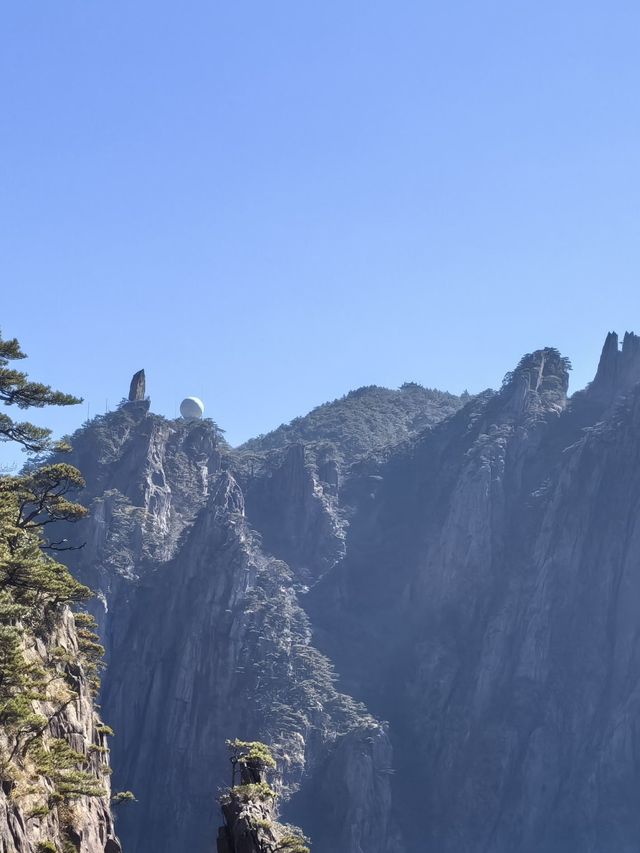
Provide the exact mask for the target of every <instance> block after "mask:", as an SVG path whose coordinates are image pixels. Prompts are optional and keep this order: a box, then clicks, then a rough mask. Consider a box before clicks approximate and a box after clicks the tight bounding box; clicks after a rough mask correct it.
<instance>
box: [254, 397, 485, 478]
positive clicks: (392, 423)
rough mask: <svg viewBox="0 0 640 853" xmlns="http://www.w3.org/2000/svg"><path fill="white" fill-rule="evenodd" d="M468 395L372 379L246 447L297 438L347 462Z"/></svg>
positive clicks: (414, 429) (405, 434) (441, 414)
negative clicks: (378, 382)
mask: <svg viewBox="0 0 640 853" xmlns="http://www.w3.org/2000/svg"><path fill="white" fill-rule="evenodd" d="M467 399H468V395H467V394H463V395H462V396H461V397H458V396H456V395H455V394H449V393H447V392H445V391H438V390H436V389H434V388H424V387H423V386H422V385H418V384H417V383H416V382H406V383H405V384H404V385H403V386H402V387H401V388H400V389H397V390H395V389H391V388H381V387H380V386H378V385H368V386H365V387H363V388H358V389H357V390H356V391H350V392H349V393H348V394H346V395H345V396H344V397H341V398H339V399H337V400H333V402H330V403H324V404H323V405H321V406H317V407H316V408H315V409H313V410H312V411H311V412H309V414H307V415H304V416H303V417H299V418H295V419H294V420H293V421H291V423H290V424H282V425H281V426H279V427H278V428H277V429H275V430H273V432H270V433H267V434H266V435H261V436H258V437H257V438H253V439H251V440H250V441H247V442H246V443H245V444H243V445H242V446H241V447H240V448H238V449H239V450H241V451H249V452H252V453H256V452H260V451H267V450H276V449H278V448H282V447H284V446H285V445H287V444H291V443H292V442H297V441H301V442H304V443H305V444H314V443H315V444H318V445H328V446H333V448H335V452H334V453H331V454H328V453H325V455H331V456H332V457H333V458H335V459H338V460H340V461H343V462H345V463H347V464H349V463H351V462H353V461H355V460H356V459H357V458H359V457H360V456H363V455H365V454H366V453H370V452H371V451H372V450H377V449H379V448H382V447H385V446H387V445H389V444H396V443H397V442H399V441H402V440H404V439H406V438H409V437H410V436H412V435H415V434H416V433H418V432H420V431H421V430H423V429H426V428H427V427H428V426H431V425H433V424H435V423H437V422H438V421H440V420H442V419H443V418H445V417H448V416H449V415H451V414H453V413H454V412H456V411H457V410H458V409H459V408H460V407H461V406H462V405H463V404H464V403H465V402H466V401H467Z"/></svg>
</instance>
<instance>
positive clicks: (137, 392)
mask: <svg viewBox="0 0 640 853" xmlns="http://www.w3.org/2000/svg"><path fill="white" fill-rule="evenodd" d="M145 385H146V381H145V376H144V370H139V371H138V372H137V373H134V374H133V378H132V379H131V385H130V386H129V402H131V403H133V402H138V401H139V400H144V397H145Z"/></svg>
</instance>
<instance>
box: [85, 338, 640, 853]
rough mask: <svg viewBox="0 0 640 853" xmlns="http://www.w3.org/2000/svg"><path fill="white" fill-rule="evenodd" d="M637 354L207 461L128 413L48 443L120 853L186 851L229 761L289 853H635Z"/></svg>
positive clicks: (360, 410)
mask: <svg viewBox="0 0 640 853" xmlns="http://www.w3.org/2000/svg"><path fill="white" fill-rule="evenodd" d="M639 351H640V350H639V345H638V338H637V337H636V336H635V335H632V334H627V335H626V336H625V338H624V341H623V346H622V349H620V347H619V344H618V340H617V337H615V336H614V335H613V334H612V335H610V336H609V337H608V338H607V342H606V343H605V347H604V349H603V354H602V358H601V363H600V366H599V368H598V372H597V375H596V378H595V379H594V381H593V383H592V384H591V385H590V386H589V387H588V388H587V389H585V390H584V391H581V392H578V393H577V394H574V395H573V396H572V397H571V398H568V397H567V387H568V373H569V368H570V365H569V363H568V361H567V359H566V358H563V357H562V356H561V355H560V353H558V352H557V351H556V350H554V349H551V348H546V349H542V350H539V351H537V352H535V353H531V354H529V355H527V356H525V357H524V358H523V359H522V360H521V362H520V363H519V364H518V365H517V366H516V368H515V369H514V370H513V371H512V372H511V373H509V374H507V376H506V377H505V381H504V383H503V386H502V388H501V389H500V390H498V391H486V392H484V393H483V394H481V395H479V396H477V397H475V398H472V399H471V398H470V399H467V400H466V402H465V401H458V402H457V403H455V402H454V403H452V404H451V406H450V407H448V406H445V407H443V409H442V417H440V418H437V417H432V415H433V408H428V411H426V412H425V413H424V418H422V417H421V416H420V415H419V413H418V412H417V409H416V411H414V413H413V414H412V416H411V419H409V420H407V418H405V416H404V415H403V416H402V417H401V418H399V416H398V414H397V409H394V412H395V413H394V414H393V415H392V416H391V420H392V421H393V424H392V426H391V427H389V430H388V431H387V427H385V428H384V429H383V428H380V425H381V424H385V417H386V415H387V414H389V409H388V406H389V403H390V400H391V401H392V402H393V406H394V407H395V404H396V403H397V402H398V398H397V397H396V396H392V397H391V398H389V397H387V396H385V395H380V394H378V393H377V392H376V393H373V394H372V393H370V391H369V390H367V389H365V392H358V394H356V395H354V396H353V397H349V396H348V397H347V398H345V399H344V400H343V401H338V402H339V403H340V405H339V406H338V407H336V404H331V405H330V406H329V407H321V409H320V410H317V411H316V412H315V413H312V414H314V417H313V418H312V419H311V420H306V421H305V419H302V421H298V422H294V424H292V425H290V426H289V427H286V428H281V429H280V430H278V431H276V433H274V434H272V435H271V436H267V437H262V438H260V439H259V440H256V442H252V443H250V444H249V445H246V446H244V447H243V448H240V449H239V450H237V451H234V450H232V449H231V448H229V447H228V446H226V445H225V443H224V442H223V441H222V439H221V438H220V435H219V434H218V432H217V430H216V428H215V426H214V425H213V424H211V423H207V422H206V421H205V422H181V421H166V420H164V419H162V418H159V417H158V416H155V415H153V414H151V413H150V412H149V411H148V403H147V401H139V400H133V401H131V402H127V403H125V404H124V405H123V406H122V407H121V408H120V409H119V410H118V411H117V412H114V413H111V414H109V415H108V416H105V417H104V418H101V419H99V420H97V421H94V422H92V423H91V424H89V425H88V426H87V427H86V428H85V429H84V430H83V431H81V432H80V433H78V434H77V435H76V436H75V437H74V439H73V444H74V447H75V453H76V457H77V462H78V464H79V467H81V468H82V469H83V470H84V471H85V472H86V473H87V475H88V479H89V497H90V503H91V505H92V510H93V512H92V516H91V518H90V519H89V520H87V521H86V522H83V524H84V537H85V538H86V540H87V543H88V544H87V547H86V548H85V549H83V551H82V552H75V553H73V554H71V555H70V558H71V563H72V564H73V566H74V569H75V571H76V572H77V573H78V575H79V576H80V577H81V578H82V579H83V580H86V581H88V582H90V583H91V584H92V585H93V586H97V587H98V589H99V590H100V593H101V602H102V603H101V607H100V612H99V613H98V614H97V615H98V616H99V618H100V622H101V628H102V632H103V635H104V637H105V642H106V645H107V648H108V653H109V656H110V662H111V665H110V669H109V671H108V674H107V677H106V680H105V685H104V691H103V705H104V708H105V713H107V714H108V716H109V718H110V720H112V721H113V724H114V728H116V730H117V732H118V734H119V735H120V736H119V737H118V738H117V739H116V740H115V741H114V764H115V766H116V778H117V780H118V782H117V784H118V787H127V788H132V789H133V790H135V792H136V794H137V795H138V798H139V800H140V803H139V804H138V805H136V806H135V807H132V809H131V810H130V811H129V812H128V814H125V815H123V818H122V822H121V827H122V835H123V837H124V840H125V842H128V843H129V844H130V846H132V847H133V849H135V850H136V851H138V853H146V851H151V850H153V851H163V850H167V851H169V850H176V849H189V850H192V851H199V850H202V851H205V850H208V849H210V845H211V839H212V838H213V837H214V836H215V825H216V808H215V795H216V788H217V786H223V785H225V784H226V783H227V780H226V778H225V777H226V770H227V763H226V756H225V754H224V746H223V744H224V740H225V738H227V737H234V736H237V737H241V738H245V739H247V740H254V739H258V740H264V741H268V742H270V743H273V744H274V747H275V749H276V752H277V754H278V756H279V757H280V758H281V767H280V769H279V770H278V772H277V774H276V776H275V778H274V780H273V784H274V788H275V789H276V791H277V792H278V793H279V794H280V802H281V804H282V805H281V808H282V812H283V814H284V816H285V818H286V819H290V820H293V821H294V822H296V823H299V824H300V825H302V826H304V828H305V831H306V832H308V834H309V835H310V836H311V837H312V839H313V842H314V844H313V849H314V851H315V853H330V851H331V853H333V851H335V850H340V851H341V853H402V851H405V852H406V853H447V851H451V853H454V851H455V853H463V851H469V853H476V852H477V853H480V851H487V853H489V851H490V853H517V851H520V853H533V851H535V852H536V853H627V852H628V853H631V851H637V850H638V847H639V843H640V841H639V840H640V823H639V821H638V811H637V809H636V804H635V791H636V790H637V787H638V783H639V782H640V778H638V777H639V775H640V771H639V770H638V768H639V767H640V754H639V751H638V747H637V743H636V742H637V740H638V738H637V732H636V728H637V722H636V720H637V716H638V715H637V711H638V699H639V696H640V664H639V663H638V661H639V660H640V648H639V647H638V637H639V636H640V635H639V632H638V621H637V615H636V611H637V601H638V588H637V587H638V573H637V566H638V563H639V561H640V528H639V527H638V523H637V517H638V507H639V501H640V477H639V474H638V472H639V471H640V468H639V466H638V463H639V460H640V414H639V412H640V387H639V386H638V384H637V383H638V382H639V381H640V360H639V359H638V352H639ZM391 393H392V395H398V394H404V393H416V392H415V388H414V387H413V386H410V387H409V388H408V389H405V390H403V391H401V392H391ZM400 399H401V398H400ZM350 401H351V403H352V404H353V405H354V410H353V411H351V410H350V409H349V402H350ZM423 402H425V401H424V400H423ZM431 402H433V401H431ZM450 402H451V401H450ZM463 403H464V405H462V404H463ZM414 405H415V406H416V407H417V408H419V403H418V402H416V400H413V402H412V403H411V406H412V407H413V406H414ZM429 405H431V403H430V404H429ZM332 406H333V407H332ZM345 406H346V409H345ZM367 407H369V409H368V408H367ZM376 407H377V408H376ZM412 411H413V409H412ZM365 416H366V417H365ZM398 418H399V419H398ZM394 419H395V420H394ZM407 424H409V426H407ZM411 424H413V425H414V427H415V428H413V427H411ZM363 425H366V427H365V426H363ZM367 430H372V432H367ZM367 447H368V448H369V450H370V451H371V452H370V453H367V452H366V450H367ZM334 673H337V676H338V677H339V681H338V684H337V685H336V683H335V677H336V676H335V674H334ZM134 809H135V810H134Z"/></svg>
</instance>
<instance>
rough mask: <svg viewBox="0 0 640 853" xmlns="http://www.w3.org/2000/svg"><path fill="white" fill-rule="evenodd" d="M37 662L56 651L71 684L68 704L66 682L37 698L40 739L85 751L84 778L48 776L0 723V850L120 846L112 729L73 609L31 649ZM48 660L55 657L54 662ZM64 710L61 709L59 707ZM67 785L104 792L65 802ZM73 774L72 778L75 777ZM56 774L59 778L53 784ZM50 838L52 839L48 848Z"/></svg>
mask: <svg viewBox="0 0 640 853" xmlns="http://www.w3.org/2000/svg"><path fill="white" fill-rule="evenodd" d="M27 653H28V655H29V659H30V661H31V662H32V663H34V664H36V665H37V664H42V663H44V662H50V660H51V658H52V656H55V657H57V659H58V660H59V661H60V663H59V665H58V670H59V673H60V679H61V681H62V680H63V679H64V683H65V684H69V685H70V686H71V687H72V689H73V690H74V695H73V696H72V697H71V696H70V697H69V699H70V701H68V702H66V703H64V702H62V701H61V698H62V700H64V694H63V692H61V691H63V689H64V688H63V687H59V688H58V689H57V691H56V693H53V694H51V691H50V694H51V698H50V700H49V701H34V702H33V709H34V712H35V713H37V714H39V715H41V716H42V717H43V719H49V720H50V722H49V725H48V726H47V730H46V733H45V735H44V739H43V746H44V748H45V749H48V750H54V749H55V748H56V746H58V747H59V746H60V745H61V744H67V745H68V746H69V747H70V748H71V749H72V750H74V751H75V753H77V754H78V756H84V758H85V762H84V763H83V764H82V776H83V778H82V780H78V777H77V774H76V773H75V768H76V767H79V766H80V765H78V762H77V760H76V761H75V762H74V763H73V765H70V766H69V770H66V769H65V770H62V771H60V770H59V771H58V773H57V778H56V774H55V773H47V774H46V775H43V774H42V773H41V772H39V770H38V767H37V762H35V761H34V759H33V756H32V755H30V754H29V753H28V752H27V751H26V750H25V749H24V748H23V747H24V746H25V742H24V739H23V740H22V741H18V742H19V745H20V747H21V748H20V749H18V750H16V749H15V746H16V740H17V739H16V737H15V736H12V734H11V733H10V731H9V730H8V729H6V730H5V729H0V754H1V755H2V756H3V757H4V756H11V758H10V762H9V764H8V765H5V764H4V763H3V767H2V770H3V776H2V787H1V788H0V851H1V853H32V851H38V853H39V851H46V850H53V849H55V850H58V849H62V847H63V845H65V844H66V845H67V846H66V847H65V848H64V849H65V851H72V850H73V851H77V853H120V851H121V847H120V843H119V841H118V839H117V837H116V835H115V829H114V818H113V813H112V809H111V803H110V795H111V783H110V779H109V775H108V774H109V772H110V769H109V751H108V747H107V743H108V740H107V735H106V732H107V731H108V728H107V727H105V726H104V724H103V723H102V721H101V719H100V717H99V715H98V712H97V709H96V707H95V705H94V701H93V696H92V694H91V690H90V687H89V683H88V678H87V675H86V672H85V671H84V668H83V666H82V663H81V661H82V654H81V652H80V650H79V647H78V633H77V629H76V626H75V624H74V619H73V616H72V614H71V612H70V611H69V610H68V609H67V608H65V609H63V610H62V612H61V613H60V614H58V615H56V617H55V619H54V620H53V621H52V623H51V625H50V626H49V629H48V630H47V632H46V634H43V635H39V636H38V637H37V638H36V639H35V642H34V644H33V646H32V647H31V648H29V649H28V652H27ZM49 665H50V664H49ZM57 709H61V710H57ZM65 780H68V781H66V787H67V788H72V787H74V786H75V788H76V790H78V791H79V790H80V788H82V789H84V790H87V791H88V790H89V789H95V791H96V792H100V795H95V794H94V795H91V796H78V795H76V793H75V792H71V793H70V797H71V799H69V800H68V801H63V800H62V797H61V795H60V793H59V791H58V789H59V788H62V789H63V790H65ZM71 780H73V781H71ZM56 781H57V784H56ZM46 844H49V845H52V846H50V847H47V846H46Z"/></svg>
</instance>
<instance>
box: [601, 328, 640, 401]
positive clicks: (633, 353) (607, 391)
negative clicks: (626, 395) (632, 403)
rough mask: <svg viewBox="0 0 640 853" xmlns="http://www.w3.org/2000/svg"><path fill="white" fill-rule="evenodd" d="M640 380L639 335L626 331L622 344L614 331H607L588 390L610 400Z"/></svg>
mask: <svg viewBox="0 0 640 853" xmlns="http://www.w3.org/2000/svg"><path fill="white" fill-rule="evenodd" d="M637 382H640V337H638V335H634V334H633V332H626V333H625V335H624V338H623V339H622V346H620V343H619V341H618V335H617V334H616V333H615V332H609V334H608V335H607V338H606V340H605V342H604V346H603V348H602V355H601V356H600V363H599V364H598V371H597V373H596V376H595V379H594V380H593V382H592V383H591V386H590V389H589V390H590V392H591V393H592V394H593V395H594V396H598V397H599V398H601V399H603V400H605V401H607V402H612V401H613V400H614V399H615V398H616V397H617V396H618V395H619V394H620V393H621V392H624V391H625V390H629V389H630V388H632V387H633V385H635V384H636V383H637Z"/></svg>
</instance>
